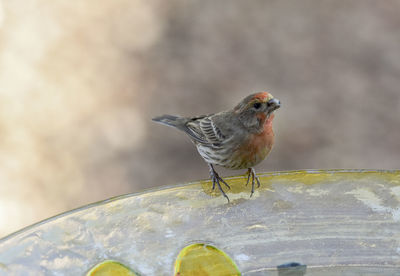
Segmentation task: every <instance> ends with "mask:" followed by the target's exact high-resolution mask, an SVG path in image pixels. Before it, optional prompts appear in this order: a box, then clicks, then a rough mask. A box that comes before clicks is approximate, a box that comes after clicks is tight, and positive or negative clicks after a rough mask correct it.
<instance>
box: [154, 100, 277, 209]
mask: <svg viewBox="0 0 400 276" xmlns="http://www.w3.org/2000/svg"><path fill="white" fill-rule="evenodd" d="M279 107H280V101H279V100H277V99H275V98H274V97H273V96H272V95H271V94H269V93H268V92H259V93H255V94H251V95H249V96H247V97H246V98H244V99H243V100H242V101H241V102H240V103H239V104H238V105H237V106H235V107H234V108H233V109H231V110H227V111H222V112H219V113H215V114H211V115H203V116H196V117H179V116H172V115H163V116H160V117H156V118H153V121H155V122H158V123H161V124H164V125H167V126H171V127H175V128H177V129H179V130H181V131H183V132H185V133H186V134H187V135H188V136H189V138H190V139H191V140H192V141H193V143H194V144H195V145H196V147H197V150H198V152H199V153H200V155H201V157H203V159H204V160H205V161H206V162H207V164H208V166H209V169H210V176H211V180H212V183H213V187H212V188H213V190H214V189H215V184H217V186H218V188H219V190H220V191H221V193H222V195H223V196H224V197H225V198H226V199H227V200H228V202H229V197H228V196H227V195H226V193H225V192H224V190H223V189H222V187H221V183H222V184H224V185H225V186H226V187H227V188H228V189H230V187H229V185H228V184H227V183H226V182H225V181H224V180H223V179H222V177H220V176H219V175H218V173H217V172H216V171H215V169H214V165H219V166H222V167H225V168H229V169H234V170H239V169H248V171H247V173H248V177H247V184H246V185H248V184H249V181H250V178H251V194H250V196H252V195H253V193H254V185H255V183H256V182H257V186H258V187H260V180H259V178H258V176H257V175H256V172H255V170H254V168H253V167H254V166H255V165H257V164H258V163H260V162H261V161H262V160H264V158H265V157H266V156H267V155H268V153H269V152H270V151H271V148H272V145H273V143H274V132H273V131H272V120H273V119H274V114H273V112H274V111H275V110H276V109H278V108H279Z"/></svg>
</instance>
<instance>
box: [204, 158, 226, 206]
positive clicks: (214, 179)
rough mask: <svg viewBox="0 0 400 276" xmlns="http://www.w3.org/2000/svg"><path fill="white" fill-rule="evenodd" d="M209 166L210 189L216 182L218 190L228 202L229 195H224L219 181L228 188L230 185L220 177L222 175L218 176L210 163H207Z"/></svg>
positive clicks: (213, 187)
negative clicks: (211, 184)
mask: <svg viewBox="0 0 400 276" xmlns="http://www.w3.org/2000/svg"><path fill="white" fill-rule="evenodd" d="M209 166H210V176H211V181H212V183H213V186H212V189H213V190H214V189H215V184H217V186H218V189H219V191H220V192H221V194H222V195H223V196H224V197H225V198H226V199H227V200H228V203H229V197H228V196H227V195H226V193H225V192H224V190H223V189H222V187H221V184H220V182H222V183H224V184H225V186H226V187H227V188H228V189H231V187H230V186H229V185H228V183H226V182H225V180H223V179H222V177H220V176H219V175H218V173H217V172H216V171H215V170H214V167H213V166H212V165H211V164H209Z"/></svg>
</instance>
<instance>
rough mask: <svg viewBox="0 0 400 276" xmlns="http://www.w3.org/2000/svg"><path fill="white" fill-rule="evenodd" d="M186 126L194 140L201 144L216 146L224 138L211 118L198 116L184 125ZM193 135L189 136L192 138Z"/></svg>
mask: <svg viewBox="0 0 400 276" xmlns="http://www.w3.org/2000/svg"><path fill="white" fill-rule="evenodd" d="M186 126H187V128H188V129H189V130H190V131H191V132H192V134H193V135H194V136H195V140H196V141H198V142H200V143H203V144H209V145H210V146H211V145H212V146H217V145H219V144H221V143H222V142H223V141H224V140H225V138H226V137H225V135H224V134H223V133H222V132H221V129H220V128H218V126H217V125H216V124H215V122H214V121H213V116H200V117H196V118H193V119H192V120H191V121H189V122H188V123H187V124H186ZM189 135H190V133H189ZM193 135H190V136H192V137H193Z"/></svg>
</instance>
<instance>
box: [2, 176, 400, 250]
mask: <svg viewBox="0 0 400 276" xmlns="http://www.w3.org/2000/svg"><path fill="white" fill-rule="evenodd" d="M322 173H323V174H332V173H385V174H386V173H389V174H396V173H397V174H399V173H400V170H397V169H396V170H378V169H375V170H374V169H323V170H317V169H310V170H308V169H305V170H291V171H276V172H264V173H262V172H261V173H257V175H258V176H260V177H261V176H277V175H292V174H322ZM239 178H243V175H235V176H227V177H224V179H227V180H229V179H239ZM205 181H210V180H209V179H203V180H197V181H193V182H187V183H182V184H174V185H161V186H158V187H154V188H149V189H144V190H143V191H140V192H135V193H128V194H123V195H119V196H115V197H111V198H108V199H104V200H99V201H96V202H93V203H89V204H87V205H83V206H80V207H77V208H74V209H71V210H69V211H65V212H62V213H60V214H57V215H54V216H51V217H49V218H46V219H44V220H41V221H39V222H36V223H34V224H31V225H29V226H26V227H23V228H21V229H20V230H17V231H15V232H13V233H11V234H9V235H6V236H5V237H2V238H0V243H3V242H6V241H8V240H10V239H12V238H14V237H15V236H18V235H19V234H21V233H23V232H25V231H29V230H31V229H32V228H35V227H37V226H40V225H42V224H45V223H48V222H50V221H54V220H56V219H60V218H63V217H65V216H68V215H70V214H73V213H75V212H80V211H83V210H87V209H89V208H92V207H96V206H101V205H104V204H107V203H110V202H114V201H117V200H120V199H125V198H129V197H135V196H140V195H144V194H150V193H153V192H158V191H163V190H167V189H171V188H181V187H186V186H192V185H201V183H202V182H205Z"/></svg>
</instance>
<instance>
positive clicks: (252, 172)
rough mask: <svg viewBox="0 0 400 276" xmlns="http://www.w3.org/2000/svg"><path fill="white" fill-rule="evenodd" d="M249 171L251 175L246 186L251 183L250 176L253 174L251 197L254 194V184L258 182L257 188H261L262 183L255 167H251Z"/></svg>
mask: <svg viewBox="0 0 400 276" xmlns="http://www.w3.org/2000/svg"><path fill="white" fill-rule="evenodd" d="M247 173H248V174H249V176H248V177H247V183H246V186H247V185H248V184H249V181H250V176H251V194H250V197H251V196H252V195H253V194H254V185H255V183H256V182H257V188H260V186H261V184H260V178H259V177H258V176H257V174H256V171H255V170H254V168H249V169H248V170H247Z"/></svg>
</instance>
